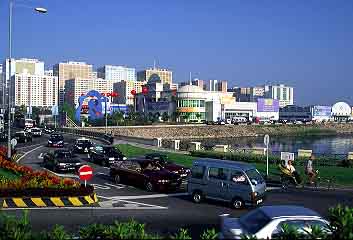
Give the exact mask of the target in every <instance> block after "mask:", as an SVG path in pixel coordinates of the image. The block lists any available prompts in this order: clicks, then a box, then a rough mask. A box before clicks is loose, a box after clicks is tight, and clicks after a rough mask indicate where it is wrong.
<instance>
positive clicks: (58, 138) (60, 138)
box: [50, 135, 64, 140]
mask: <svg viewBox="0 0 353 240" xmlns="http://www.w3.org/2000/svg"><path fill="white" fill-rule="evenodd" d="M50 138H51V139H54V140H63V139H64V137H63V136H61V135H51V136H50Z"/></svg>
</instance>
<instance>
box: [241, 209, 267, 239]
mask: <svg viewBox="0 0 353 240" xmlns="http://www.w3.org/2000/svg"><path fill="white" fill-rule="evenodd" d="M239 221H240V224H241V225H242V226H243V227H244V228H245V229H246V231H247V232H248V233H251V234H256V233H257V232H258V231H259V230H260V229H262V228H263V227H264V226H265V225H266V224H268V223H269V222H270V221H271V219H270V218H269V217H268V216H267V215H265V214H264V213H263V212H262V211H261V210H254V211H251V212H249V213H248V214H245V215H244V216H242V217H241V218H240V219H239Z"/></svg>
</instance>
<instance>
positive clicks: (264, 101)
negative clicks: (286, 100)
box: [257, 98, 279, 112]
mask: <svg viewBox="0 0 353 240" xmlns="http://www.w3.org/2000/svg"><path fill="white" fill-rule="evenodd" d="M257 112H279V101H278V100H277V99H271V98H258V99H257Z"/></svg>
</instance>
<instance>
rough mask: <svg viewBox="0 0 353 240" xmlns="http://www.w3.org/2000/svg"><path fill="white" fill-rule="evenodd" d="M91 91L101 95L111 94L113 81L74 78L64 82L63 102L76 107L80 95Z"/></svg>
mask: <svg viewBox="0 0 353 240" xmlns="http://www.w3.org/2000/svg"><path fill="white" fill-rule="evenodd" d="M91 90H96V91H98V92H99V93H101V94H103V93H104V94H106V93H112V92H113V81H110V80H105V79H101V78H97V79H90V78H74V79H69V80H66V82H65V102H66V103H68V104H70V105H72V106H76V105H77V104H78V98H79V97H80V96H81V95H82V94H87V93H88V92H89V91H91Z"/></svg>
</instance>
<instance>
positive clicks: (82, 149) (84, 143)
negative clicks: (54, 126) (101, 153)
mask: <svg viewBox="0 0 353 240" xmlns="http://www.w3.org/2000/svg"><path fill="white" fill-rule="evenodd" d="M92 149H93V143H92V141H91V140H89V139H87V138H79V139H77V140H76V142H75V144H74V146H73V149H72V150H73V151H74V152H76V153H88V152H90V151H91V150H92Z"/></svg>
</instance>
